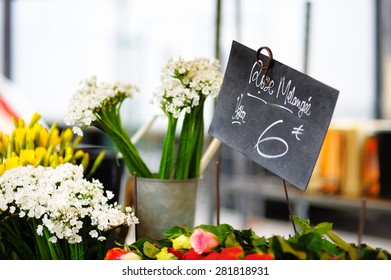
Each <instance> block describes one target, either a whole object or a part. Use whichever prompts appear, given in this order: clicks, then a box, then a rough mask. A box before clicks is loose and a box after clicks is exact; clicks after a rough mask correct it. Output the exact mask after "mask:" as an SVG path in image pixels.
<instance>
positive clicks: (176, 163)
mask: <svg viewBox="0 0 391 280" xmlns="http://www.w3.org/2000/svg"><path fill="white" fill-rule="evenodd" d="M161 81H162V84H161V86H160V87H159V88H158V90H157V91H156V92H155V93H154V98H153V101H154V102H155V103H156V104H159V106H160V107H161V109H162V110H163V112H164V114H165V115H166V116H167V121H168V123H167V131H166V135H165V138H164V145H163V149H162V153H161V159H160V167H159V170H158V171H155V170H150V169H149V168H148V166H147V165H146V163H145V162H144V160H143V159H142V157H141V155H140V153H139V152H138V150H137V148H136V146H135V144H134V143H133V142H132V141H131V138H130V137H129V135H128V133H127V131H126V130H125V129H124V127H123V125H122V121H121V115H120V109H121V105H122V103H123V101H124V100H125V99H127V98H132V97H133V95H134V93H136V92H137V91H138V88H137V87H136V86H135V85H132V84H129V83H122V82H116V83H104V82H102V83H98V81H97V78H96V77H91V78H89V79H86V80H84V81H83V82H82V83H81V87H80V89H79V90H78V91H77V92H76V93H75V94H74V96H73V98H72V100H71V102H70V105H69V108H68V113H67V116H66V118H65V123H66V124H67V125H69V126H73V129H74V131H75V132H76V133H77V134H79V135H82V129H84V128H86V127H89V126H95V127H97V128H98V129H100V130H101V131H103V132H104V133H106V134H107V135H108V136H109V137H110V139H111V140H112V142H113V144H114V146H115V147H116V149H117V150H118V151H119V152H120V153H121V154H122V156H123V158H124V162H125V165H126V166H127V169H128V171H129V173H130V174H131V175H132V174H133V173H134V172H136V174H137V176H138V177H142V178H158V179H174V180H180V179H188V178H197V177H199V176H200V175H201V174H200V173H201V171H200V163H201V157H202V152H203V143H204V117H203V110H204V104H205V100H206V98H207V97H208V96H210V97H212V98H214V97H216V96H217V94H218V92H219V89H220V86H221V83H222V75H221V74H220V73H219V63H218V61H216V60H209V59H206V58H197V59H194V60H189V61H187V60H184V59H182V58H179V59H178V60H173V59H170V60H169V61H168V63H167V65H166V66H165V67H164V68H163V69H162V74H161ZM183 114H185V115H184V117H183V120H182V123H181V132H180V135H179V140H178V141H177V139H176V133H177V127H178V126H179V119H180V116H181V115H183Z"/></svg>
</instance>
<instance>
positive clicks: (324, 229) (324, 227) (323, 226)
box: [314, 222, 333, 234]
mask: <svg viewBox="0 0 391 280" xmlns="http://www.w3.org/2000/svg"><path fill="white" fill-rule="evenodd" d="M332 229H333V224H332V223H327V222H323V223H320V224H317V225H316V226H315V227H314V230H316V231H317V232H319V233H320V234H326V233H328V232H329V231H331V230H332Z"/></svg>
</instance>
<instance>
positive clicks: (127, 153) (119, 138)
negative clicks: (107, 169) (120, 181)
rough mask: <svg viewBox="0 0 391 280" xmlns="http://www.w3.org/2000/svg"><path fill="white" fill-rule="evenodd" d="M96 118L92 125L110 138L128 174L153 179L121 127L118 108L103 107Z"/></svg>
mask: <svg viewBox="0 0 391 280" xmlns="http://www.w3.org/2000/svg"><path fill="white" fill-rule="evenodd" d="M97 117H98V119H97V120H96V121H94V125H95V126H96V127H97V128H99V129H100V130H102V131H103V132H105V133H106V134H107V135H108V136H109V137H110V139H111V141H112V142H113V144H114V146H115V147H116V149H117V150H118V151H119V152H120V153H121V154H122V156H123V158H124V162H125V165H126V167H127V168H128V170H129V172H130V174H133V173H134V172H136V173H137V175H138V176H139V177H144V178H153V174H152V172H151V171H150V170H149V168H148V167H147V165H146V164H145V163H144V161H143V160H142V158H141V156H140V154H139V153H138V151H137V149H136V147H135V145H134V144H133V143H132V141H131V139H130V138H129V135H128V134H127V132H126V131H125V129H124V128H123V127H122V125H121V119H120V116H119V111H118V108H106V107H104V108H102V110H101V111H100V112H99V113H98V114H97Z"/></svg>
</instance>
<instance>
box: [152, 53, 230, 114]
mask: <svg viewBox="0 0 391 280" xmlns="http://www.w3.org/2000/svg"><path fill="white" fill-rule="evenodd" d="M219 68H220V65H219V62H218V61H217V60H209V59H207V58H196V59H194V60H190V61H186V60H184V59H183V58H181V57H179V59H178V60H177V61H174V60H173V59H172V58H171V59H170V60H169V61H168V63H167V64H166V66H165V67H164V68H163V69H162V70H161V77H160V79H161V81H162V84H161V86H160V87H159V88H158V89H157V90H156V91H155V92H154V93H153V100H152V102H153V103H155V104H159V106H160V107H161V108H162V109H163V111H164V112H165V113H167V114H172V115H173V116H174V117H175V118H178V117H179V116H180V113H181V112H182V111H185V112H186V113H190V112H191V110H192V108H194V107H196V106H198V105H199V103H200V98H205V97H207V96H211V97H212V98H215V97H216V96H217V95H218V92H219V90H220V86H221V83H222V80H223V76H222V74H220V72H219Z"/></svg>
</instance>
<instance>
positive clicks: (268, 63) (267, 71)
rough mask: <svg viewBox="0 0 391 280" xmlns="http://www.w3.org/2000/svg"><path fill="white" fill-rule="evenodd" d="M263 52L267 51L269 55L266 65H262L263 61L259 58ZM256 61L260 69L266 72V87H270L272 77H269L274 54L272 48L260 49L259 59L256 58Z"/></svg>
mask: <svg viewBox="0 0 391 280" xmlns="http://www.w3.org/2000/svg"><path fill="white" fill-rule="evenodd" d="M262 50H266V51H267V52H268V55H269V59H268V60H267V61H266V65H262V63H260V62H262V60H260V58H259V55H260V53H261V51H262ZM256 60H257V64H258V66H259V67H261V69H262V70H265V74H264V78H263V79H264V80H263V81H264V84H265V85H268V84H269V83H270V77H269V76H268V73H269V69H270V66H271V63H272V61H273V53H272V51H271V49H270V48H268V47H265V46H264V47H260V48H259V49H258V50H257V57H256Z"/></svg>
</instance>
